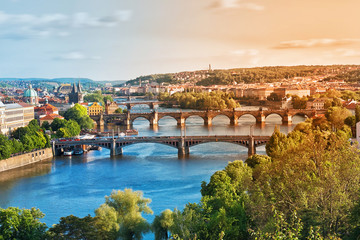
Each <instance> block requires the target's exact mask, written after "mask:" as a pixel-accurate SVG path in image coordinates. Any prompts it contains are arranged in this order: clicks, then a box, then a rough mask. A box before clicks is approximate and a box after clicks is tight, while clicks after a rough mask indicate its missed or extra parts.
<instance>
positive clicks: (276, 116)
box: [265, 112, 285, 123]
mask: <svg viewBox="0 0 360 240" xmlns="http://www.w3.org/2000/svg"><path fill="white" fill-rule="evenodd" d="M269 117H270V118H269ZM284 119H285V116H283V115H282V114H280V113H277V112H270V113H268V114H265V122H266V123H267V122H269V121H270V120H271V122H284Z"/></svg>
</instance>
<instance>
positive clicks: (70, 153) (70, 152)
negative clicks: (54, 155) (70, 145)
mask: <svg viewBox="0 0 360 240" xmlns="http://www.w3.org/2000/svg"><path fill="white" fill-rule="evenodd" d="M73 154H74V151H73V150H65V151H64V156H71V155H73Z"/></svg>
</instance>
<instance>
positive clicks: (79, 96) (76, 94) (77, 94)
mask: <svg viewBox="0 0 360 240" xmlns="http://www.w3.org/2000/svg"><path fill="white" fill-rule="evenodd" d="M83 102H84V95H83V92H82V87H81V84H80V80H79V82H78V84H76V83H75V82H74V84H73V86H72V89H71V93H69V103H83Z"/></svg>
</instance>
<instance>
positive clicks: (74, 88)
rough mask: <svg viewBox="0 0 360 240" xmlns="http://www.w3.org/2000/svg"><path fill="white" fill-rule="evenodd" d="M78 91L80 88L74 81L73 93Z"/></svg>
mask: <svg viewBox="0 0 360 240" xmlns="http://www.w3.org/2000/svg"><path fill="white" fill-rule="evenodd" d="M77 92H78V89H77V87H76V83H75V82H74V84H73V88H72V91H71V93H77Z"/></svg>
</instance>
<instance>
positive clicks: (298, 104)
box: [292, 95, 309, 109]
mask: <svg viewBox="0 0 360 240" xmlns="http://www.w3.org/2000/svg"><path fill="white" fill-rule="evenodd" d="M308 100H309V99H308V98H307V97H305V96H303V97H299V96H297V95H293V96H292V105H293V108H295V109H305V108H306V103H307V101H308Z"/></svg>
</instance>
